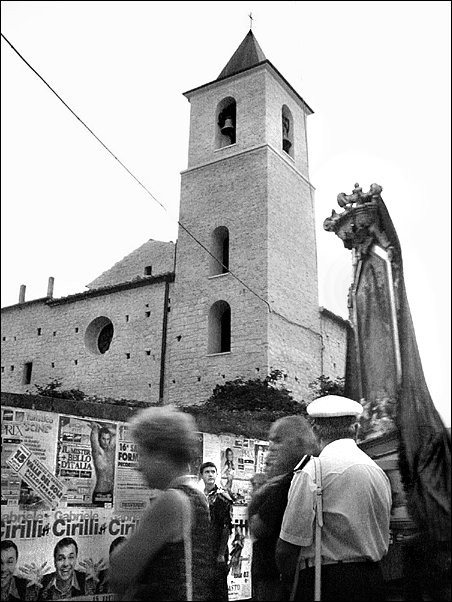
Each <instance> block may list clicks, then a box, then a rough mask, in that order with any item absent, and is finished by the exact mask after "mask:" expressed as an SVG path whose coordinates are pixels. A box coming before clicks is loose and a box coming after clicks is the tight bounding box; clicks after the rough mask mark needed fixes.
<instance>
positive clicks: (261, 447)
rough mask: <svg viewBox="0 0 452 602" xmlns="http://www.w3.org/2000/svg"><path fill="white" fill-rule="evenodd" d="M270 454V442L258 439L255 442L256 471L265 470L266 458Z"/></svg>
mask: <svg viewBox="0 0 452 602" xmlns="http://www.w3.org/2000/svg"><path fill="white" fill-rule="evenodd" d="M267 454H268V442H267V441H256V442H255V444H254V468H255V472H264V470H265V460H266V458H267Z"/></svg>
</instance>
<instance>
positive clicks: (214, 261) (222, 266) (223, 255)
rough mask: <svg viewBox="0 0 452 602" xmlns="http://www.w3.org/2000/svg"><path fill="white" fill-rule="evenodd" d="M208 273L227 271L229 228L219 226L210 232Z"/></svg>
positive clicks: (213, 274) (214, 273) (223, 272)
mask: <svg viewBox="0 0 452 602" xmlns="http://www.w3.org/2000/svg"><path fill="white" fill-rule="evenodd" d="M211 253H212V256H211V258H210V275H211V276H215V275H216V274H226V273H227V272H229V230H228V229H227V228H226V227H225V226H219V227H218V228H215V230H214V231H213V232H212V243H211Z"/></svg>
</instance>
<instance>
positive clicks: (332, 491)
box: [280, 439, 391, 561]
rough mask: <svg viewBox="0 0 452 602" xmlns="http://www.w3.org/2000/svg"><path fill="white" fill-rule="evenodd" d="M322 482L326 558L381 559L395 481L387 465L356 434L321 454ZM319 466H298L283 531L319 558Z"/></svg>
mask: <svg viewBox="0 0 452 602" xmlns="http://www.w3.org/2000/svg"><path fill="white" fill-rule="evenodd" d="M319 458H320V463H321V469H322V485H323V528H322V558H323V559H326V560H329V561H338V560H349V561H350V560H351V561H353V560H372V561H378V560H380V559H381V558H382V557H383V556H384V555H385V554H386V553H387V551H388V546H389V519H390V514H391V486H390V483H389V479H388V477H387V476H386V475H385V473H384V472H383V470H382V469H381V468H380V467H379V466H378V465H377V464H376V463H375V462H374V461H373V460H372V459H371V458H369V456H368V455H367V454H365V453H364V452H363V451H361V450H360V449H359V447H358V446H357V445H356V443H355V442H354V441H353V440H352V439H339V440H337V441H333V442H332V443H330V444H329V445H327V446H325V447H324V449H323V450H322V452H321V453H320V455H319ZM315 490H316V484H315V470H314V462H313V461H312V460H311V461H310V462H308V464H306V466H305V467H304V468H303V469H302V470H300V471H299V472H296V473H295V475H294V477H293V479H292V483H291V486H290V490H289V495H288V502H287V507H286V511H285V513H284V518H283V522H282V527H281V534H280V537H281V539H283V540H284V541H287V542H289V543H291V544H294V545H297V546H302V547H304V548H305V550H304V552H303V553H302V556H303V557H304V558H314V534H315V525H314V517H315Z"/></svg>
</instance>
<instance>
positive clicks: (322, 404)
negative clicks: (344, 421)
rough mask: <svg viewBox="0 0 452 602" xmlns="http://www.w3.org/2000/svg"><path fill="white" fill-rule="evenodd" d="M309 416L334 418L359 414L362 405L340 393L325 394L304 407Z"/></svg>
mask: <svg viewBox="0 0 452 602" xmlns="http://www.w3.org/2000/svg"><path fill="white" fill-rule="evenodd" d="M306 411H307V413H308V414H309V416H311V418H334V417H335V416H356V417H358V416H360V415H361V414H362V411H363V406H362V405H361V404H360V403H358V402H357V401H353V399H349V398H348V397H341V396H340V395H325V397H319V398H318V399H314V401H312V402H311V403H310V404H309V405H308V406H307V408H306Z"/></svg>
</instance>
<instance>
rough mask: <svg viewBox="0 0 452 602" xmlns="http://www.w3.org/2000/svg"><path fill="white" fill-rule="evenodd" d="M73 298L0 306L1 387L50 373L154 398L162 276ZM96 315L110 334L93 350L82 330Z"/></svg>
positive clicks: (23, 386) (29, 386)
mask: <svg viewBox="0 0 452 602" xmlns="http://www.w3.org/2000/svg"><path fill="white" fill-rule="evenodd" d="M118 288H119V289H121V287H118ZM75 297H77V298H76V299H73V300H72V301H71V300H70V298H63V299H59V300H55V301H50V302H49V301H48V300H41V301H38V302H30V303H25V304H20V305H15V306H11V307H9V308H4V309H3V310H2V360H1V370H2V390H4V391H10V392H15V393H23V392H25V391H27V390H29V391H30V392H33V393H35V392H36V389H35V387H34V385H35V384H39V385H41V386H45V385H46V384H48V383H49V382H50V381H52V380H54V379H57V380H59V381H61V382H62V383H63V386H62V388H64V389H71V388H78V389H81V390H82V391H84V392H85V393H86V394H90V395H98V396H107V397H113V398H116V399H119V398H125V399H137V400H142V401H150V402H157V401H158V399H159V383H160V367H161V366H160V359H161V347H162V325H163V315H164V297H165V282H157V283H154V284H147V285H146V286H137V287H134V288H130V287H129V288H124V287H123V289H122V290H116V291H115V290H110V291H109V292H108V293H107V292H106V291H104V294H98V295H94V296H93V295H90V294H80V295H77V296H75ZM100 316H104V317H106V318H108V319H109V320H111V322H112V324H113V328H114V333H113V338H112V341H111V345H110V348H109V349H108V351H106V352H105V353H104V354H100V353H98V354H95V353H93V352H92V351H90V350H89V348H88V347H87V340H86V336H87V335H86V333H87V329H88V326H89V325H90V323H92V322H93V320H95V319H96V318H99V317H100ZM30 362H31V363H32V367H31V381H30V383H26V382H25V380H26V378H25V364H26V363H30Z"/></svg>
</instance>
